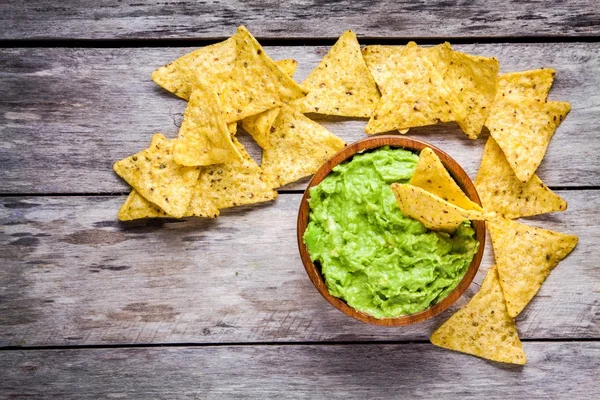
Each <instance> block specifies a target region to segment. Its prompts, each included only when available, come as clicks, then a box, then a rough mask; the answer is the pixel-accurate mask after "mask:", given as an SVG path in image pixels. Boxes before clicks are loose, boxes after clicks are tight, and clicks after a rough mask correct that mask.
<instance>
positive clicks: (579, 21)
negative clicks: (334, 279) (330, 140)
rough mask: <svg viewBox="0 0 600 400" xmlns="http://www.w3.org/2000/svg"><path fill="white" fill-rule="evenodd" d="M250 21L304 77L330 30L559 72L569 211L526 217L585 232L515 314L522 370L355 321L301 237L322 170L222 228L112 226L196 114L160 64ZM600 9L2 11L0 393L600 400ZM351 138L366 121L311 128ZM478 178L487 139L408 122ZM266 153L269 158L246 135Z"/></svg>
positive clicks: (111, 6) (412, 329) (544, 4)
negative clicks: (140, 175)
mask: <svg viewBox="0 0 600 400" xmlns="http://www.w3.org/2000/svg"><path fill="white" fill-rule="evenodd" d="M242 23H243V24H246V25H247V26H248V28H249V29H250V30H251V31H252V32H253V33H254V34H255V35H256V36H257V37H259V39H261V40H262V39H264V40H263V42H264V43H265V44H267V46H266V50H267V52H268V53H269V54H270V55H271V56H272V57H273V58H276V59H281V58H290V57H291V58H295V59H297V60H298V62H299V66H298V72H297V74H296V79H297V80H299V81H302V80H303V79H304V77H306V76H307V75H308V73H309V72H310V71H311V69H312V68H313V67H315V66H316V65H317V63H318V62H319V60H320V59H321V57H322V56H323V55H324V54H325V53H326V52H327V50H328V48H329V47H328V46H330V45H331V44H332V43H333V42H334V40H335V38H336V37H337V36H339V34H340V33H341V32H342V31H343V30H345V29H349V28H350V29H354V30H355V31H356V32H357V34H358V36H359V40H361V41H362V43H363V44H373V43H384V44H404V43H406V41H408V40H414V39H417V40H418V41H419V40H420V42H421V43H427V44H436V43H440V42H442V41H444V40H448V39H450V41H451V42H453V43H455V45H454V47H455V48H456V49H458V50H461V51H466V52H469V53H473V54H482V55H489V56H492V55H493V56H497V57H498V58H499V59H500V63H501V71H502V72H507V71H516V70H525V69H531V68H538V67H553V68H555V69H556V70H557V77H556V80H555V83H554V86H553V88H552V91H551V93H550V99H552V100H563V101H569V102H571V104H572V111H571V113H570V115H569V116H568V117H567V119H566V121H565V122H564V123H563V124H562V126H561V127H560V128H559V129H558V131H557V133H556V135H555V137H554V138H553V140H552V142H551V143H550V146H549V149H548V153H547V155H546V157H545V159H544V161H543V163H542V165H541V167H540V169H539V170H538V173H539V175H540V177H541V178H542V179H543V180H544V181H545V182H546V183H547V184H548V185H550V186H551V187H552V188H554V189H555V190H556V191H557V192H558V193H559V194H560V195H561V196H563V197H564V198H565V199H566V200H567V201H568V202H569V209H568V210H567V211H566V212H564V213H556V214H551V215H546V216H540V217H536V218H531V219H527V222H528V223H531V224H532V225H536V226H543V227H546V228H550V229H555V230H558V231H561V232H569V233H575V234H577V235H579V238H580V242H579V245H578V246H577V248H576V249H575V250H574V251H573V253H572V254H571V255H570V256H569V257H568V258H567V259H565V260H564V261H563V262H562V263H561V264H560V265H559V266H558V267H557V268H556V269H555V270H554V271H553V272H552V274H551V275H550V277H549V278H548V280H547V281H546V282H545V283H544V285H543V286H542V289H541V291H540V292H539V294H538V295H537V296H536V297H535V299H534V300H533V301H532V303H531V304H530V305H529V306H528V307H527V308H526V309H525V310H524V311H523V313H521V315H520V316H519V317H518V319H517V327H518V330H519V333H520V335H521V336H522V338H523V340H524V347H525V351H526V352H527V355H528V358H529V361H528V364H527V365H526V366H524V367H516V366H508V365H501V364H496V363H492V362H487V361H484V360H481V359H477V358H475V357H471V356H467V355H462V354H458V353H453V352H449V351H445V350H442V349H439V348H436V347H434V346H432V345H430V344H429V343H428V337H429V334H430V333H431V331H432V330H433V329H435V328H436V327H437V326H439V324H441V323H442V322H443V321H444V320H445V319H446V318H448V317H449V316H450V315H451V313H452V312H453V311H455V310H456V309H457V308H458V307H460V306H462V305H464V304H465V303H466V302H467V301H468V299H469V298H471V297H472V295H473V294H474V293H475V292H476V291H477V290H478V288H479V284H480V283H481V281H482V279H483V276H484V273H485V271H486V270H487V268H489V266H490V265H491V264H492V262H493V252H492V249H491V246H490V243H489V237H488V243H487V246H486V251H485V254H484V259H483V262H482V268H481V270H480V272H479V273H478V274H477V276H476V277H475V280H474V281H473V283H472V284H471V286H470V287H469V288H468V289H467V291H466V292H465V295H464V296H463V297H461V298H460V299H459V300H458V302H457V303H456V304H455V305H454V306H453V307H452V308H451V309H450V310H448V311H446V312H444V313H442V314H441V315H439V316H437V317H436V318H434V319H432V320H430V321H427V322H424V323H421V324H417V325H412V326H407V327H398V328H388V327H378V326H372V325H367V324H364V323H360V322H358V321H355V320H353V319H351V318H348V317H347V316H345V315H343V314H342V313H340V312H339V311H337V310H336V309H334V308H333V307H332V306H331V305H329V304H328V303H327V302H326V301H325V300H324V299H323V298H322V297H321V296H320V294H319V293H318V292H317V290H316V289H315V288H314V286H313V285H312V283H311V282H310V280H309V279H308V277H307V276H306V272H305V271H304V268H303V266H302V263H301V260H300V256H299V254H298V249H297V246H296V217H297V212H298V206H299V202H300V199H301V197H302V192H303V190H304V189H305V187H306V183H307V180H303V181H301V182H298V183H296V184H292V185H289V186H288V187H286V188H284V189H285V190H283V191H280V196H279V198H278V199H277V200H276V201H275V202H273V203H270V204H264V205H258V206H254V207H242V208H239V209H233V210H227V211H224V212H223V214H222V216H221V217H220V218H218V219H217V220H210V221H209V220H202V219H188V220H183V221H174V220H162V221H137V222H132V223H119V222H118V221H117V220H116V212H117V209H118V207H119V205H120V204H121V202H122V201H123V200H124V199H125V194H126V193H127V192H128V187H127V185H126V184H125V183H124V182H123V181H121V180H120V179H119V178H118V177H117V176H116V175H115V174H114V173H113V172H112V169H111V165H112V163H113V162H114V161H115V160H118V159H120V158H123V157H125V156H127V155H129V154H131V153H134V152H136V151H138V150H140V149H142V148H144V147H146V146H147V145H148V143H149V141H150V138H151V136H152V134H153V133H155V132H163V133H165V134H166V136H168V137H175V136H176V134H177V130H178V126H179V125H180V123H181V119H182V113H183V110H184V107H185V102H183V101H182V100H180V99H178V98H176V97H175V96H173V95H170V94H169V93H167V92H166V91H164V90H163V89H161V88H159V87H158V86H157V85H155V84H154V83H153V82H152V81H151V80H150V73H151V72H152V71H153V70H154V69H155V68H157V67H159V66H161V65H163V64H166V63H168V62H170V61H171V60H173V59H174V58H176V57H178V56H180V55H182V54H184V53H185V52H187V51H189V50H190V49H192V48H195V47H197V46H200V45H204V44H208V43H212V42H214V41H216V40H219V39H222V38H225V37H227V36H229V35H231V34H232V33H233V32H234V31H235V28H236V26H237V25H238V24H242ZM598 54H600V8H599V7H598V5H597V4H596V2H594V1H589V0H574V1H569V2H561V1H556V0H552V1H519V2H510V3H509V2H491V1H489V0H486V1H484V0H478V1H473V2H467V1H444V2H435V3H434V2H425V1H421V0H419V1H389V0H388V1H362V0H361V1H355V2H350V1H339V2H329V1H310V2H305V1H300V0H295V1H291V2H282V1H264V0H263V1H254V2H248V1H239V0H236V1H227V2H224V1H210V2H206V1H197V2H196V1H185V0H184V1H160V2H158V1H155V0H152V1H147V2H133V1H130V0H101V1H90V0H85V1H78V2H73V1H67V2H55V3H51V2H47V1H41V0H31V1H27V2H16V1H12V2H10V1H0V143H1V144H0V182H1V183H0V249H1V251H0V398H21V397H32V398H60V399H63V398H77V399H85V398H91V397H93V398H105V397H126V398H143V399H148V398H239V397H243V398H248V397H250V398H398V397H401V398H402V397H407V398H409V397H410V398H450V397H461V398H484V397H485V398H490V399H496V398H498V399H503V400H504V399H507V398H565V397H569V398H572V399H578V398H581V399H596V398H600V381H599V379H598V370H599V369H600V278H599V277H600V264H599V262H598V260H600V250H598V246H597V243H598V238H600V220H599V216H600V157H598V154H600V130H599V129H598V121H600V57H599V56H598ZM311 117H313V118H315V119H317V120H318V121H319V122H321V123H323V124H324V125H325V126H327V127H328V128H329V129H330V130H331V131H333V132H334V133H336V134H338V135H339V136H340V137H342V138H343V139H344V140H346V141H347V142H354V141H356V140H359V139H362V138H364V137H366V135H365V133H364V126H365V124H366V120H351V119H345V118H328V117H319V116H314V115H313V116H311ZM409 135H411V136H414V137H415V138H417V139H421V140H425V141H429V142H431V143H433V144H434V145H436V146H439V147H440V148H441V149H442V150H444V151H446V152H448V153H449V154H450V155H451V156H452V157H453V158H455V159H456V160H457V161H458V162H459V163H460V164H461V165H462V166H463V168H464V169H465V170H466V172H467V173H468V174H469V175H470V176H471V177H472V178H473V177H474V176H475V174H476V172H477V168H478V165H479V161H480V157H481V154H482V150H483V145H484V142H485V138H486V137H487V134H484V135H483V138H482V139H480V140H477V141H470V140H467V139H466V138H464V135H463V134H462V133H461V132H460V131H459V129H458V128H457V127H456V125H453V124H447V125H443V126H438V127H433V128H421V129H414V130H411V132H410V133H409ZM240 137H241V141H242V142H243V143H244V144H246V145H247V147H248V149H249V151H250V153H251V154H252V156H253V157H254V158H255V159H259V158H260V149H259V148H258V147H257V146H255V145H254V144H253V143H252V142H251V139H250V138H249V137H248V135H245V134H244V133H243V132H241V133H240Z"/></svg>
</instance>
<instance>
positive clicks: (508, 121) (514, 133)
mask: <svg viewBox="0 0 600 400" xmlns="http://www.w3.org/2000/svg"><path fill="white" fill-rule="evenodd" d="M570 110H571V105H570V104H569V103H566V102H558V101H549V102H539V101H537V100H535V99H532V98H527V97H521V96H510V97H503V98H502V99H501V100H499V101H496V102H494V105H493V107H492V111H491V113H490V115H489V116H488V119H487V121H486V125H487V127H488V129H489V130H490V134H491V135H492V137H493V138H494V140H496V142H497V143H498V145H499V146H500V148H501V149H502V151H503V152H504V155H505V156H506V159H507V160H508V163H509V164H510V166H511V168H512V169H513V171H515V175H516V176H517V178H519V180H521V182H527V181H528V180H529V179H531V177H532V176H533V175H534V174H535V171H536V170H537V168H538V166H539V165H540V163H541V162H542V159H543V158H544V155H545V154H546V148H547V147H548V144H549V143H550V139H551V138H552V135H554V131H555V130H556V128H558V126H559V125H560V123H561V122H562V121H563V119H565V117H566V116H567V114H568V113H569V111H570Z"/></svg>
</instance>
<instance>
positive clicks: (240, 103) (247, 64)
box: [222, 26, 306, 122]
mask: <svg viewBox="0 0 600 400" xmlns="http://www.w3.org/2000/svg"><path fill="white" fill-rule="evenodd" d="M235 40H236V59H235V63H234V66H233V70H232V71H231V77H230V79H229V80H228V81H227V83H226V85H225V88H224V90H223V95H222V100H223V110H224V114H225V120H226V122H233V121H239V120H241V119H244V118H246V117H249V116H251V115H255V114H258V113H261V112H263V111H266V110H269V109H271V108H273V107H277V106H279V105H281V104H282V103H283V102H289V101H292V100H295V99H298V98H301V97H303V96H304V95H305V94H306V92H305V91H304V89H303V88H302V87H300V86H299V85H298V84H297V83H296V82H295V81H294V80H293V79H292V78H290V77H289V76H288V75H286V74H285V73H283V72H282V71H281V70H280V69H279V67H277V65H276V64H275V63H274V62H273V60H271V58H269V56H267V54H266V53H265V51H264V50H263V48H262V47H261V46H260V44H258V42H257V41H256V39H255V38H254V37H253V36H252V35H251V34H250V32H248V30H247V29H246V28H245V27H243V26H241V27H239V28H238V31H237V33H236V35H235Z"/></svg>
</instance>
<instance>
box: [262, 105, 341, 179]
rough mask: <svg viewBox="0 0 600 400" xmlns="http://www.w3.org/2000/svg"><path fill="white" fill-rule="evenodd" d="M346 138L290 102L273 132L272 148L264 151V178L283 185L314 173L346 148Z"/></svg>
mask: <svg viewBox="0 0 600 400" xmlns="http://www.w3.org/2000/svg"><path fill="white" fill-rule="evenodd" d="M344 146H345V143H344V141H343V140H342V139H340V138H339V137H337V136H335V135H334V134H333V133H331V132H329V131H328V130H327V129H325V127H323V126H322V125H319V124H318V123H316V122H314V121H312V120H311V119H309V118H307V117H305V116H304V115H303V114H302V113H300V112H298V111H296V110H294V109H293V108H291V107H290V106H288V105H283V106H282V107H281V112H280V113H279V116H278V117H277V120H276V121H275V124H274V125H273V130H272V132H271V147H270V148H268V149H265V150H263V156H262V164H261V167H262V169H263V179H264V180H265V181H266V182H269V184H270V185H271V187H274V188H276V187H280V186H283V185H286V184H288V183H291V182H295V181H297V180H298V179H300V178H303V177H305V176H309V175H312V174H314V173H315V172H316V171H317V170H318V169H319V167H320V166H321V165H322V164H323V163H324V162H325V161H326V160H328V159H329V158H330V157H331V156H333V155H334V154H335V153H337V152H338V151H339V150H341V149H342V148H344Z"/></svg>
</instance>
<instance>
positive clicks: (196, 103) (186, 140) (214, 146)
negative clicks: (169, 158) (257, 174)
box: [174, 85, 242, 166]
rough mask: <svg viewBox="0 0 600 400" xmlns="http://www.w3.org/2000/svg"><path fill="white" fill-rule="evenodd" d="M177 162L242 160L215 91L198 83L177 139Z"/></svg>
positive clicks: (213, 162) (202, 163) (196, 164)
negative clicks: (232, 139)
mask: <svg viewBox="0 0 600 400" xmlns="http://www.w3.org/2000/svg"><path fill="white" fill-rule="evenodd" d="M174 159H175V162H177V163H178V164H181V165H187V166H202V165H210V164H218V163H226V162H241V160H242V155H241V154H240V153H239V152H238V151H237V149H236V147H235V146H234V145H233V142H232V141H231V135H230V134H229V130H228V128H227V125H226V124H225V121H224V119H223V114H222V112H221V104H220V102H219V97H218V96H217V94H216V92H215V91H214V90H212V89H211V88H209V87H206V86H204V85H198V86H197V87H196V88H195V89H194V92H193V93H192V97H191V98H190V101H189V102H188V105H187V108H186V109H185V113H184V114H183V123H182V124H181V128H179V138H178V139H177V141H176V142H175V153H174Z"/></svg>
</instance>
